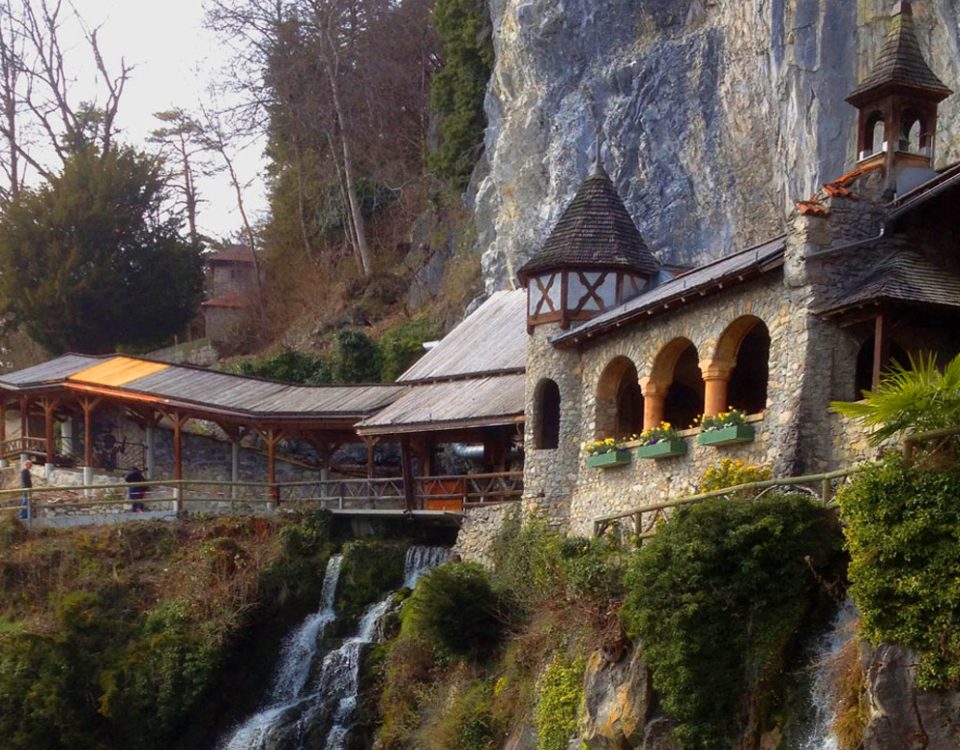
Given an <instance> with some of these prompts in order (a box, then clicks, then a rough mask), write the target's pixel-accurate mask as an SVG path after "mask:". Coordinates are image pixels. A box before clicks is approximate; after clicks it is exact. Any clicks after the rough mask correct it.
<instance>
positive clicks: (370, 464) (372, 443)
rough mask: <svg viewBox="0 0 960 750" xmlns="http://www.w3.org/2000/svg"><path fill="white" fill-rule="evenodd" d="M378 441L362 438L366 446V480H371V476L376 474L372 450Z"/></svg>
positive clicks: (377, 439)
mask: <svg viewBox="0 0 960 750" xmlns="http://www.w3.org/2000/svg"><path fill="white" fill-rule="evenodd" d="M378 441H379V438H375V437H364V438H363V442H364V444H365V445H366V446H367V479H373V475H374V474H375V473H376V461H375V458H376V456H375V454H374V452H373V449H374V448H375V447H376V445H377V442H378Z"/></svg>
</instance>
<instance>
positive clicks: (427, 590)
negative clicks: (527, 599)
mask: <svg viewBox="0 0 960 750" xmlns="http://www.w3.org/2000/svg"><path fill="white" fill-rule="evenodd" d="M409 606H410V607H411V612H410V615H409V617H408V619H407V622H406V623H405V625H406V626H407V627H410V628H413V629H415V630H416V631H419V633H420V634H421V635H422V636H423V637H424V638H426V639H427V640H429V641H433V642H434V643H436V644H437V645H438V646H439V647H440V648H442V649H444V650H446V651H447V652H449V653H451V654H453V655H456V656H468V657H470V658H473V659H475V660H480V659H481V658H482V657H488V656H490V654H491V652H492V650H493V649H494V648H495V647H496V646H497V645H498V644H499V643H500V640H501V638H502V637H503V629H504V623H503V622H502V620H501V619H500V597H499V596H497V594H496V593H495V592H494V590H493V586H492V585H491V582H490V575H489V573H487V571H486V570H484V568H483V567H481V566H480V565H477V564H476V563H457V564H453V565H451V564H448V565H441V566H440V567H439V568H435V569H434V570H432V571H430V573H429V574H427V576H426V577H425V578H423V579H422V580H421V581H420V582H419V583H418V584H417V588H416V590H415V591H414V592H413V596H412V597H411V598H410V604H409Z"/></svg>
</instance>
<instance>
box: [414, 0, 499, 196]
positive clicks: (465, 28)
mask: <svg viewBox="0 0 960 750" xmlns="http://www.w3.org/2000/svg"><path fill="white" fill-rule="evenodd" d="M433 23H434V27H435V28H436V30H437V35H438V36H439V37H440V42H441V44H442V45H443V52H442V54H441V59H442V60H443V65H442V66H441V67H440V70H438V71H437V72H436V73H434V75H433V80H432V81H431V83H430V104H431V108H432V109H433V111H434V113H435V114H436V115H438V117H439V120H440V122H439V127H438V131H439V137H440V138H439V140H440V143H439V145H438V147H437V149H436V150H435V151H434V152H433V153H431V154H430V157H429V165H430V168H431V169H432V170H433V171H434V172H435V173H436V174H438V175H440V176H441V177H445V178H447V179H448V180H450V181H451V182H452V183H453V184H454V185H456V186H457V187H458V188H463V187H464V186H465V185H466V184H467V181H468V179H469V178H470V173H471V171H472V170H473V165H474V164H475V163H476V161H477V157H478V156H479V154H480V149H481V147H482V145H483V130H484V128H485V127H486V117H485V115H484V112H483V99H484V96H485V94H486V89H487V81H488V80H489V79H490V71H491V70H492V68H493V43H492V39H491V33H490V18H489V10H488V8H487V3H486V2H484V0H438V2H437V3H436V5H435V7H434V10H433Z"/></svg>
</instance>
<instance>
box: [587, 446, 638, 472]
mask: <svg viewBox="0 0 960 750" xmlns="http://www.w3.org/2000/svg"><path fill="white" fill-rule="evenodd" d="M628 463H630V451H628V450H623V449H619V450H615V451H609V452H607V453H595V454H593V455H592V456H587V466H592V467H594V468H598V469H605V468H608V467H610V466H623V465H624V464H628Z"/></svg>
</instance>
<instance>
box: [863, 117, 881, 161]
mask: <svg viewBox="0 0 960 750" xmlns="http://www.w3.org/2000/svg"><path fill="white" fill-rule="evenodd" d="M885 140H886V133H885V132H884V124H883V113H882V112H874V113H873V114H871V115H870V116H869V117H868V118H867V122H866V125H865V127H864V139H863V149H864V151H865V152H866V154H865V155H866V156H869V155H870V154H875V153H877V152H878V151H880V149H882V148H883V142H884V141H885Z"/></svg>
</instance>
